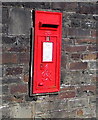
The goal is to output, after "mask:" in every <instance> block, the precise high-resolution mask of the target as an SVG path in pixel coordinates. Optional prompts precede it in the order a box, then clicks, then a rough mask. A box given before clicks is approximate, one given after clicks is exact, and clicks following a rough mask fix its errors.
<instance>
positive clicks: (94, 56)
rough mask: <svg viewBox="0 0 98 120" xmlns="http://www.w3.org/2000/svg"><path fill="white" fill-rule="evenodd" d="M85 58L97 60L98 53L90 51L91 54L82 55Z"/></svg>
mask: <svg viewBox="0 0 98 120" xmlns="http://www.w3.org/2000/svg"><path fill="white" fill-rule="evenodd" d="M81 58H82V59H83V60H96V59H97V54H96V53H89V54H84V55H82V56H81Z"/></svg>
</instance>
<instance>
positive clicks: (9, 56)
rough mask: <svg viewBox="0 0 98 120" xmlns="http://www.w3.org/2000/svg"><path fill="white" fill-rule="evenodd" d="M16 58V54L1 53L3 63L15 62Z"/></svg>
mask: <svg viewBox="0 0 98 120" xmlns="http://www.w3.org/2000/svg"><path fill="white" fill-rule="evenodd" d="M17 59H18V58H17V55H16V54H14V53H3V55H2V63H3V64H10V63H11V64H12V63H17Z"/></svg>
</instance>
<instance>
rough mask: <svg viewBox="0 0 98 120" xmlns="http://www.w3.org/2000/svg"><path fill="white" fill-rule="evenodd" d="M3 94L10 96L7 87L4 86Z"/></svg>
mask: <svg viewBox="0 0 98 120" xmlns="http://www.w3.org/2000/svg"><path fill="white" fill-rule="evenodd" d="M2 93H3V94H9V88H8V86H7V85H4V86H2Z"/></svg>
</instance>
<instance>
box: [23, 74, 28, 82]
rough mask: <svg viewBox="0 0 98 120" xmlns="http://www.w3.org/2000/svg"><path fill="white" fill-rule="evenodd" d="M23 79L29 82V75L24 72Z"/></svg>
mask: <svg viewBox="0 0 98 120" xmlns="http://www.w3.org/2000/svg"><path fill="white" fill-rule="evenodd" d="M23 80H24V82H29V75H28V74H25V75H24V78H23Z"/></svg>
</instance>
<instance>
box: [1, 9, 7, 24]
mask: <svg viewBox="0 0 98 120" xmlns="http://www.w3.org/2000/svg"><path fill="white" fill-rule="evenodd" d="M8 16H9V9H8V7H2V23H3V24H5V23H8V22H9V19H8Z"/></svg>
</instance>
